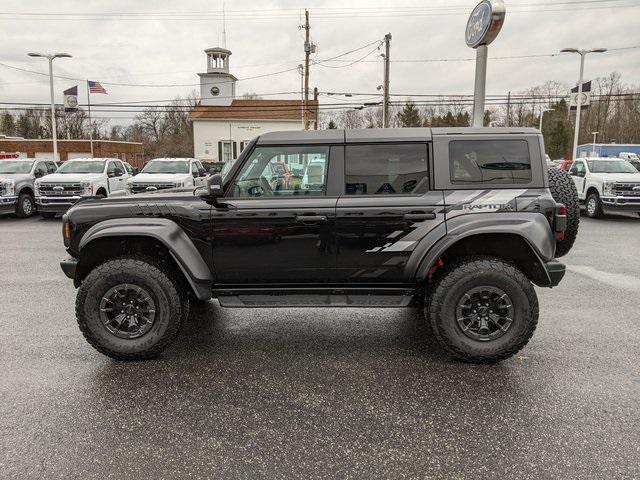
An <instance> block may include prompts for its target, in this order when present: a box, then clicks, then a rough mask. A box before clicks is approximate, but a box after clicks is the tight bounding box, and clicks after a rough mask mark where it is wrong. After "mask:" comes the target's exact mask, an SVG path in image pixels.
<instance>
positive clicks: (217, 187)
mask: <svg viewBox="0 0 640 480" xmlns="http://www.w3.org/2000/svg"><path fill="white" fill-rule="evenodd" d="M207 195H208V196H209V197H212V198H220V197H222V196H223V195H224V189H223V187H222V175H220V174H219V173H216V174H214V175H210V176H208V177H207Z"/></svg>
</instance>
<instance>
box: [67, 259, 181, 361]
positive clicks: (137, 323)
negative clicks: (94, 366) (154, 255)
mask: <svg viewBox="0 0 640 480" xmlns="http://www.w3.org/2000/svg"><path fill="white" fill-rule="evenodd" d="M181 297H182V298H181ZM183 299H184V297H183V296H182V295H181V292H180V287H179V285H178V282H176V281H175V280H173V279H172V278H171V276H170V274H168V273H167V272H165V271H163V270H162V269H161V268H159V266H157V265H154V264H152V263H150V262H148V261H145V260H143V259H140V258H135V257H123V258H118V259H115V260H110V261H108V262H105V263H103V264H101V265H99V266H97V267H96V268H94V269H93V270H92V271H91V273H89V275H87V277H86V278H85V279H84V281H83V282H82V285H81V286H80V288H79V289H78V296H77V298H76V316H77V319H78V325H79V326H80V330H81V331H82V333H83V335H84V336H85V338H86V339H87V341H88V342H89V343H90V344H91V345H92V346H93V347H94V348H95V349H96V350H98V351H99V352H101V353H103V354H105V355H108V356H110V357H112V358H116V359H118V360H144V359H148V358H153V357H156V356H158V355H159V354H160V353H161V352H162V351H163V350H164V349H166V348H167V347H168V346H169V345H171V343H172V342H173V341H174V340H175V338H176V336H177V335H178V332H179V330H180V327H181V325H182V322H183V319H184V313H185V312H183V308H184V305H185V302H184V300H183Z"/></svg>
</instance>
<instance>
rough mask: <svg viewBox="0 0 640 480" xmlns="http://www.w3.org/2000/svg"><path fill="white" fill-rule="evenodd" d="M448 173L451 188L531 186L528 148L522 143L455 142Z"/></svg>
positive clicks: (451, 151)
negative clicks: (514, 184)
mask: <svg viewBox="0 0 640 480" xmlns="http://www.w3.org/2000/svg"><path fill="white" fill-rule="evenodd" d="M449 173H450V178H451V183H452V184H454V185H470V184H513V183H530V182H531V158H530V156H529V146H528V144H527V142H526V141H525V140H454V141H452V142H450V143H449Z"/></svg>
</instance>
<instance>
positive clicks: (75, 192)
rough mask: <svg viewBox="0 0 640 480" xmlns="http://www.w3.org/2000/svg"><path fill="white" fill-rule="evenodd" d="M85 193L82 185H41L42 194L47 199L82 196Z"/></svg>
mask: <svg viewBox="0 0 640 480" xmlns="http://www.w3.org/2000/svg"><path fill="white" fill-rule="evenodd" d="M83 193H84V189H83V188H82V184H80V183H41V184H40V194H41V195H43V196H45V197H55V196H58V195H60V196H65V197H68V196H80V195H82V194H83Z"/></svg>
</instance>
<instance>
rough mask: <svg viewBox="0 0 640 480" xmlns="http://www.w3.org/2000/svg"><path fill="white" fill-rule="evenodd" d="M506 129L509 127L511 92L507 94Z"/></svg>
mask: <svg viewBox="0 0 640 480" xmlns="http://www.w3.org/2000/svg"><path fill="white" fill-rule="evenodd" d="M506 123H507V127H510V126H511V92H509V93H508V94H507V122H506Z"/></svg>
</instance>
